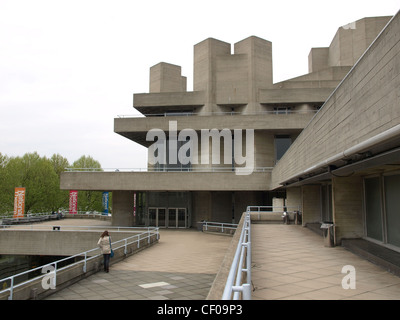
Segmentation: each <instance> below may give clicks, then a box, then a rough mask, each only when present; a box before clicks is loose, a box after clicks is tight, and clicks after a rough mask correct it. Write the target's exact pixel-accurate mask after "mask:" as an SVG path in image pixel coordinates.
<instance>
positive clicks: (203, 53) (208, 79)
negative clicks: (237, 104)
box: [193, 38, 231, 113]
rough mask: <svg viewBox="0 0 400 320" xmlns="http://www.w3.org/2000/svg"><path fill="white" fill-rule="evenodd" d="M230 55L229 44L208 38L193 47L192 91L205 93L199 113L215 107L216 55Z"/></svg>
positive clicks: (208, 111) (210, 110) (213, 109)
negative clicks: (203, 102)
mask: <svg viewBox="0 0 400 320" xmlns="http://www.w3.org/2000/svg"><path fill="white" fill-rule="evenodd" d="M223 54H228V55H230V54H231V45H230V44H229V43H226V42H223V41H219V40H216V39H212V38H208V39H206V40H204V41H202V42H200V43H198V44H196V45H195V46H194V66H193V67H194V68H193V91H205V92H206V95H205V97H206V101H205V104H204V107H203V108H202V109H201V111H200V113H210V112H213V111H215V110H216V109H217V107H216V61H217V56H218V55H223Z"/></svg>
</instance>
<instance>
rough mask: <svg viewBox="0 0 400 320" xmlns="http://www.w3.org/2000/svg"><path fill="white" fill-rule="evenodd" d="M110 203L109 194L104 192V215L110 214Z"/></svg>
mask: <svg viewBox="0 0 400 320" xmlns="http://www.w3.org/2000/svg"><path fill="white" fill-rule="evenodd" d="M108 201H109V193H108V191H105V192H103V209H104V211H103V212H104V213H106V214H108Z"/></svg>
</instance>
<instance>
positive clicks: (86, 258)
mask: <svg viewBox="0 0 400 320" xmlns="http://www.w3.org/2000/svg"><path fill="white" fill-rule="evenodd" d="M154 234H155V235H156V236H157V240H159V228H156V227H149V228H147V231H144V232H142V233H140V234H137V235H134V236H131V237H128V238H125V239H122V240H118V241H116V242H113V250H117V249H120V248H124V254H125V255H126V254H127V253H128V248H127V246H128V245H131V244H133V243H137V246H138V248H139V246H140V241H141V240H143V239H146V238H147V240H148V243H150V238H151V236H152V235H154ZM119 243H120V244H121V245H117V244H119ZM115 245H117V246H115ZM98 250H99V248H94V249H90V250H87V251H85V252H81V253H78V254H75V255H73V256H70V257H67V258H64V259H60V260H57V261H54V262H51V263H48V264H45V265H42V266H39V267H37V268H34V269H30V270H27V271H24V272H21V273H18V274H16V275H13V276H9V277H7V278H3V279H0V282H5V281H7V280H10V287H8V288H6V289H3V290H1V291H0V294H1V293H3V292H6V291H9V292H10V295H9V296H8V300H12V299H13V292H14V289H15V288H18V287H20V286H23V285H25V284H27V283H30V282H34V281H37V280H39V279H41V278H43V277H45V276H46V275H47V274H46V273H45V274H43V275H40V276H37V277H34V278H32V279H29V280H27V281H23V282H21V283H18V284H15V283H14V282H15V281H14V280H15V278H17V277H20V276H23V275H26V274H29V273H32V272H35V271H38V270H44V268H45V267H53V268H54V278H53V279H54V280H53V281H54V284H56V283H57V282H56V281H57V272H58V271H61V270H66V269H68V268H71V267H73V266H76V265H78V264H83V272H84V273H86V266H87V262H88V261H90V260H92V259H95V258H98V257H100V256H101V255H102V254H101V253H99V254H96V255H93V256H88V253H90V252H93V251H98ZM82 256H83V257H84V258H83V259H82V260H80V261H77V262H75V263H71V264H69V265H67V266H65V267H62V268H58V267H57V266H58V264H60V263H61V262H63V261H67V260H69V259H73V258H76V257H82Z"/></svg>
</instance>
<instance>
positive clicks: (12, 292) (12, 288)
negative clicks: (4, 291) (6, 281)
mask: <svg viewBox="0 0 400 320" xmlns="http://www.w3.org/2000/svg"><path fill="white" fill-rule="evenodd" d="M13 294H14V277H11V283H10V295H9V296H8V300H12V299H13Z"/></svg>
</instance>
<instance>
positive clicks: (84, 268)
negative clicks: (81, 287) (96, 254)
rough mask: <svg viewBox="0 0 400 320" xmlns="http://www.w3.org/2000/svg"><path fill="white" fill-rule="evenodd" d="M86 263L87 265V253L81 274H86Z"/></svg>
mask: <svg viewBox="0 0 400 320" xmlns="http://www.w3.org/2000/svg"><path fill="white" fill-rule="evenodd" d="M86 263H87V252H86V251H85V261H84V263H83V272H84V273H86V267H87V265H86Z"/></svg>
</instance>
